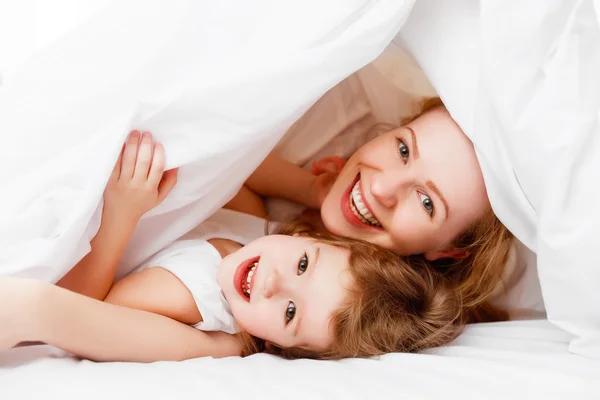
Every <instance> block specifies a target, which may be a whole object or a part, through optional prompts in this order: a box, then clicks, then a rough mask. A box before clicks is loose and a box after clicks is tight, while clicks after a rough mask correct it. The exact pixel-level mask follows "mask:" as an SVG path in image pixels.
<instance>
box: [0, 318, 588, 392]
mask: <svg viewBox="0 0 600 400" xmlns="http://www.w3.org/2000/svg"><path fill="white" fill-rule="evenodd" d="M568 340H569V335H568V334H565V333H564V332H563V331H561V330H559V329H558V328H556V327H554V326H552V325H550V324H549V323H548V322H546V321H515V322H509V323H502V324H481V325H479V326H472V327H470V328H469V329H468V330H467V331H466V332H465V333H464V334H463V335H462V336H461V337H460V338H459V339H458V340H457V341H456V342H455V343H454V344H453V345H451V346H448V347H445V348H443V349H436V350H431V351H429V352H427V353H426V354H390V355H386V356H383V357H381V358H380V359H377V360H345V361H339V362H317V361H309V360H298V361H292V362H290V361H284V360H281V359H278V358H276V357H272V356H267V355H254V356H251V357H249V358H246V359H240V358H228V359H221V360H214V359H197V360H190V361H185V362H181V363H170V362H161V363H154V364H128V363H118V364H116V363H108V364H102V363H93V362H89V361H77V360H75V359H72V358H52V355H53V354H54V355H55V356H56V355H57V352H56V351H54V350H52V349H48V348H38V349H34V348H29V349H19V351H18V352H15V353H13V354H12V355H11V357H10V358H9V359H4V360H3V361H2V363H1V367H0V388H1V390H2V397H3V398H6V399H34V398H41V397H44V398H60V399H65V400H66V399H69V400H70V399H79V398H82V397H85V398H89V399H103V398H113V399H126V398H163V397H165V398H189V397H193V398H199V397H207V396H211V397H216V398H239V397H243V398H248V399H271V398H273V399H280V398H285V399H288V398H289V399H296V398H297V399H307V398H311V399H332V398H334V399H337V398H340V399H371V398H409V399H526V398H531V399H533V398H536V399H537V398H545V399H565V398H572V399H594V398H598V396H600V384H599V383H598V376H599V375H600V365H599V364H598V363H597V362H595V361H593V360H590V359H586V358H583V357H580V356H577V355H574V354H571V353H569V351H568ZM40 355H45V357H43V358H41V359H40V358H39V356H40ZM17 365H18V366H17Z"/></svg>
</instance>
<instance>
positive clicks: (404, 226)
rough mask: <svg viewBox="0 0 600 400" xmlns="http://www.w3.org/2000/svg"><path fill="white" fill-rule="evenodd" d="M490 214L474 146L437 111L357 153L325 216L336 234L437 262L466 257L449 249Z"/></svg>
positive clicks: (324, 209) (336, 186) (323, 210)
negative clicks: (422, 254)
mask: <svg viewBox="0 0 600 400" xmlns="http://www.w3.org/2000/svg"><path fill="white" fill-rule="evenodd" d="M488 207H489V203H488V198H487V194H486V191H485V185H484V181H483V176H482V174H481V169H480V167H479V163H478V161H477V158H476V156H475V151H474V148H473V145H472V143H471V141H470V140H469V139H468V138H467V137H466V136H465V134H464V133H463V132H462V131H461V129H460V128H459V127H458V125H456V123H455V122H454V121H453V120H452V118H451V117H450V114H449V113H448V112H447V111H446V110H445V109H443V108H437V109H434V110H432V111H430V112H428V113H426V114H424V115H422V116H421V117H419V118H417V119H416V120H414V121H413V122H411V123H410V124H408V125H406V126H404V127H401V128H398V129H395V130H393V131H390V132H387V133H385V134H383V135H381V136H379V137H377V138H375V139H373V140H371V141H370V142H368V143H366V144H365V145H364V146H362V147H361V148H360V149H358V151H357V152H356V153H354V154H353V155H352V157H351V158H350V159H349V160H348V162H347V163H346V165H345V166H344V168H343V170H342V171H341V173H340V175H339V177H338V179H337V180H336V182H335V183H334V185H333V187H332V189H331V191H330V192H329V194H328V195H327V197H326V198H325V201H324V202H323V206H322V208H321V216H322V219H323V222H324V224H325V226H326V227H327V229H328V230H329V231H331V232H332V233H334V234H337V235H341V236H347V237H352V238H356V239H363V240H366V241H369V242H371V243H375V244H378V245H380V246H382V247H385V248H387V249H390V250H393V251H395V252H396V253H398V254H401V255H410V254H421V253H424V254H425V256H426V257H427V258H428V259H430V260H435V259H438V258H444V257H462V256H464V254H461V252H460V251H459V250H456V249H454V248H452V246H451V243H452V242H453V240H454V239H455V238H456V237H457V235H459V234H460V233H461V232H463V231H464V230H466V229H467V228H468V226H469V225H470V224H471V223H473V222H475V221H477V219H479V218H480V217H482V216H483V214H484V212H485V211H486V209H487V208H488Z"/></svg>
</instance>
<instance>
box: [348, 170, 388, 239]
mask: <svg viewBox="0 0 600 400" xmlns="http://www.w3.org/2000/svg"><path fill="white" fill-rule="evenodd" d="M359 180H360V173H358V174H357V175H356V178H354V180H353V181H352V182H351V183H350V185H349V186H348V188H347V189H346V191H345V192H344V194H343V195H342V199H341V201H340V207H341V209H342V215H343V216H344V218H345V219H346V221H348V223H350V224H351V225H354V226H356V227H358V228H361V229H365V228H368V229H372V230H376V231H381V230H382V228H380V227H378V226H373V225H369V224H365V223H364V222H362V221H361V220H360V219H359V218H358V217H357V216H356V214H354V213H353V212H352V209H351V208H350V193H352V189H353V188H354V185H356V182H358V181H359ZM360 193H361V195H362V199H363V202H364V203H365V206H367V208H368V209H369V212H370V213H371V214H373V215H375V214H374V213H373V210H372V209H371V207H370V206H369V204H368V203H367V201H366V199H365V196H364V192H363V190H362V182H361V184H360Z"/></svg>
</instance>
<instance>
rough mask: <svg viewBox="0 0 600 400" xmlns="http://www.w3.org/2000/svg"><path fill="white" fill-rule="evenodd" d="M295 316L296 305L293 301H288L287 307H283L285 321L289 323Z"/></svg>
mask: <svg viewBox="0 0 600 400" xmlns="http://www.w3.org/2000/svg"><path fill="white" fill-rule="evenodd" d="M295 316H296V305H295V304H294V302H293V301H290V302H289V303H288V306H287V308H286V309H285V323H286V324H289V323H290V321H291V320H293V319H294V317H295Z"/></svg>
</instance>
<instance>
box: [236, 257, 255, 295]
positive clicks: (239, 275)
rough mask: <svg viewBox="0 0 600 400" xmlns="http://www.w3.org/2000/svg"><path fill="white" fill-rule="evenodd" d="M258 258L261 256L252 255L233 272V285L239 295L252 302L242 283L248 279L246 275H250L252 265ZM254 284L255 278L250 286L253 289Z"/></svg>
mask: <svg viewBox="0 0 600 400" xmlns="http://www.w3.org/2000/svg"><path fill="white" fill-rule="evenodd" d="M258 260H260V256H256V257H252V258H250V259H248V260H246V261H243V262H242V263H241V264H240V265H238V267H237V268H236V269H235V272H234V274H233V286H234V287H235V290H237V292H238V293H239V295H240V296H241V297H242V298H243V299H244V300H245V301H247V302H250V299H249V298H248V297H247V296H246V295H245V294H244V291H243V289H242V284H243V283H244V282H245V281H246V276H247V275H248V271H249V270H250V267H251V266H252V264H254V263H255V262H258ZM257 269H258V268H257ZM255 273H256V272H255ZM252 286H254V279H253V280H252V284H251V287H250V289H251V291H252Z"/></svg>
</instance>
